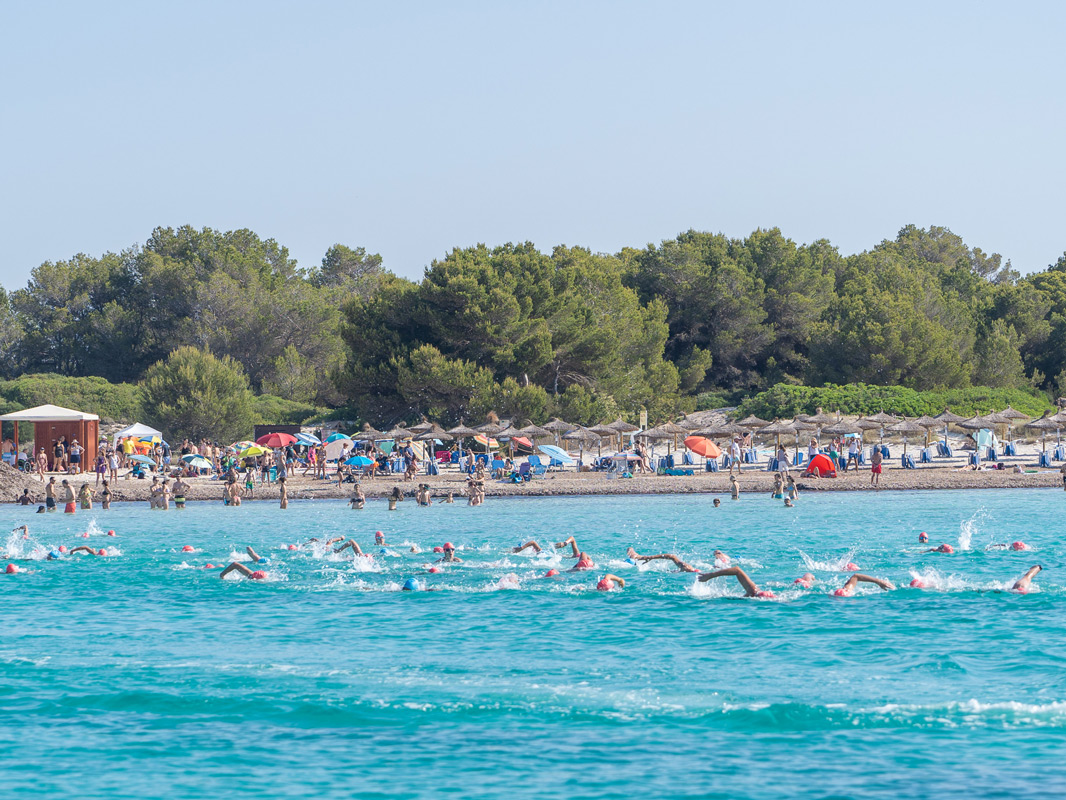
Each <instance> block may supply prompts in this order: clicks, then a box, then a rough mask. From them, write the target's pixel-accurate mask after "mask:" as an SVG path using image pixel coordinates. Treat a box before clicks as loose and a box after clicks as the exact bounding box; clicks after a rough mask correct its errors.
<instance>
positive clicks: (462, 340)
mask: <svg viewBox="0 0 1066 800" xmlns="http://www.w3.org/2000/svg"><path fill="white" fill-rule="evenodd" d="M180 347H193V348H196V349H197V350H201V351H209V352H211V353H213V354H214V355H215V356H217V357H218V358H220V359H223V360H224V359H225V358H227V357H228V358H232V359H233V360H234V361H235V362H236V363H238V364H239V365H240V367H241V369H242V370H243V372H244V373H245V374H246V375H247V379H248V383H249V388H250V389H251V390H253V391H255V392H260V393H262V394H264V395H268V396H272V397H274V398H277V399H276V400H273V399H270V398H269V397H264V398H263V399H262V400H260V401H259V402H258V405H257V408H258V411H257V412H255V414H253V416H255V415H257V416H258V417H259V418H265V417H268V416H269V417H276V418H284V419H286V420H295V419H296V418H297V417H299V416H301V415H304V414H305V412H306V414H315V413H316V412H317V411H319V410H320V409H329V408H343V409H344V414H345V415H346V416H348V417H352V418H357V419H359V420H366V421H369V422H371V423H373V424H375V425H378V426H383V425H391V424H393V423H394V422H397V421H399V420H402V419H406V420H408V421H411V420H415V419H418V418H419V417H420V416H421V415H423V414H425V415H427V416H430V417H432V418H434V419H437V420H439V421H441V422H443V423H445V424H449V423H453V422H455V421H457V420H459V419H460V418H466V419H467V420H469V421H474V420H479V419H480V418H482V417H483V416H484V415H485V414H486V413H487V412H488V411H490V410H495V411H497V412H498V413H499V414H501V415H502V416H506V417H518V418H520V419H522V420H524V419H527V418H528V419H531V420H533V421H535V422H543V421H544V420H546V419H547V418H548V417H550V416H552V415H559V416H562V417H564V418H566V419H570V420H573V421H575V422H582V423H592V422H598V421H603V420H604V419H607V418H613V417H614V416H617V415H619V414H621V415H624V416H628V417H629V418H630V419H635V417H636V415H637V413H638V412H639V410H640V409H641V408H645V409H647V410H648V412H649V416H650V418H651V419H652V420H660V419H663V418H665V417H668V416H672V415H675V414H676V413H678V412H680V411H682V410H692V409H696V408H700V409H704V408H710V407H715V406H716V405H720V404H724V403H725V402H726V401H727V400H731V401H733V402H736V401H737V400H738V399H741V398H744V397H750V396H752V395H756V394H757V393H760V392H764V391H767V390H771V387H774V388H773V389H772V391H771V395H767V396H765V397H764V399H762V400H759V399H757V398H753V399H751V400H750V401H749V404H748V406H746V407H750V408H756V407H759V408H771V407H772V408H774V409H776V410H777V412H778V413H783V414H787V413H789V412H788V411H786V410H785V409H787V408H792V407H793V406H795V405H796V404H797V403H804V404H806V405H805V406H804V407H805V408H807V410H809V405H810V402H809V397H808V396H807V395H802V397H798V396H797V397H794V396H791V395H788V396H784V395H781V391H782V390H781V389H780V387H779V386H778V385H779V384H784V385H793V386H824V385H827V384H832V385H845V384H866V385H868V387H869V386H875V387H905V388H906V389H908V390H914V392H921V393H927V392H930V391H933V390H958V391H962V390H968V389H970V388H971V387H991V389H996V390H1008V389H1009V390H1018V391H1019V392H1021V394H1020V395H1017V396H1018V397H1023V396H1024V397H1028V398H1034V399H1032V400H1031V401H1030V405H1029V406H1027V408H1032V404H1038V403H1037V399H1036V398H1037V397H1039V392H1041V391H1042V392H1047V393H1049V394H1051V395H1055V394H1059V393H1066V256H1064V257H1063V258H1060V259H1059V260H1058V261H1057V262H1056V263H1055V264H1054V265H1052V266H1050V267H1049V268H1048V269H1047V270H1046V271H1044V272H1041V273H1037V274H1033V275H1030V276H1027V277H1024V278H1023V277H1021V276H1020V275H1018V274H1017V273H1016V272H1014V271H1013V270H1012V269H1011V267H1010V264H1009V262H1007V263H1003V261H1002V259H1001V258H1000V256H998V255H995V254H991V255H990V254H986V253H984V252H982V251H981V250H980V249H978V248H973V247H969V246H967V245H966V244H965V243H964V242H963V241H962V240H961V239H960V238H959V237H958V236H956V235H955V234H953V233H951V231H949V230H947V229H944V228H937V227H931V228H929V229H921V228H917V227H914V226H907V227H906V228H904V229H902V230H901V231H900V232H899V234H898V235H897V236H896V238H895V239H893V240H885V241H883V242H881V243H880V244H878V245H877V246H875V247H873V248H872V249H870V250H868V251H866V252H863V253H858V254H855V255H842V254H841V253H840V252H838V251H837V249H836V248H835V247H833V246H832V245H831V244H830V243H829V242H826V241H824V240H823V241H816V242H813V243H811V244H806V245H797V244H796V243H794V242H792V241H791V240H789V239H787V238H785V237H784V236H783V235H782V234H781V232H780V231H778V230H777V229H771V230H759V231H755V232H754V233H752V234H751V235H750V236H748V237H746V238H743V239H731V238H728V237H726V236H723V235H721V234H711V233H702V232H696V231H688V232H686V233H683V234H681V235H679V236H677V237H676V238H674V239H671V240H668V241H664V242H661V243H660V244H658V245H648V246H646V247H644V248H642V249H638V248H626V249H623V250H622V251H621V252H620V253H617V254H614V255H611V254H602V253H592V252H590V251H589V250H587V249H583V248H580V247H565V246H559V247H556V248H555V249H554V250H553V251H552V252H551V253H550V254H549V253H542V252H540V251H538V250H537V249H536V248H535V247H534V246H533V245H531V244H529V243H524V244H507V245H503V246H500V247H495V248H489V247H486V246H484V245H477V246H475V247H469V248H464V249H456V250H453V251H452V252H450V253H448V254H447V255H446V256H445V257H444V258H442V259H440V260H437V261H434V262H433V263H432V264H431V265H430V266H429V267H428V268H427V269H426V271H425V274H424V276H423V278H422V280H421V281H418V282H414V281H409V280H405V279H402V278H399V277H397V276H395V275H393V274H391V273H390V272H388V271H387V270H386V269H385V268H384V266H383V264H382V260H381V257H380V256H377V255H374V254H368V253H367V252H366V250H364V249H363V248H351V247H346V246H344V245H339V244H338V245H334V246H332V247H330V248H329V250H328V251H327V252H326V254H325V256H324V257H323V259H322V262H321V264H320V265H318V266H316V267H315V268H314V269H311V270H304V269H301V268H299V267H298V266H297V265H296V263H295V262H294V261H293V260H292V259H291V258H290V257H289V254H288V252H287V250H286V249H285V248H284V247H282V246H281V245H279V244H278V243H276V242H275V241H274V240H272V239H261V238H260V237H258V236H257V235H256V234H254V233H252V232H251V231H247V230H239V231H230V232H225V233H223V232H219V231H215V230H211V229H209V228H205V229H203V230H196V229H193V228H191V227H183V228H179V229H177V230H175V229H171V228H159V229H157V230H155V231H154V232H153V233H152V235H151V236H150V237H149V239H148V240H147V241H146V242H145V244H144V245H143V246H135V247H131V248H129V249H127V250H124V251H122V252H121V253H106V254H104V255H103V256H100V257H98V258H97V257H91V256H87V255H83V254H79V255H76V256H74V257H73V258H71V259H69V260H68V261H61V262H55V263H53V262H46V263H44V264H41V265H40V266H38V267H37V268H35V269H34V270H33V272H32V275H31V278H30V281H29V283H28V284H27V286H26V287H25V288H23V289H19V290H17V291H13V292H10V293H9V292H4V291H3V290H0V356H2V357H3V358H0V364H2V365H3V366H2V367H0V377H7V378H14V377H15V376H19V375H22V374H23V373H58V374H61V375H66V376H72V377H73V378H87V377H89V376H96V377H98V378H101V379H106V380H107V381H110V382H112V384H115V385H119V386H123V387H126V388H123V389H121V390H116V391H117V392H118V394H116V395H115V396H110V395H109V396H108V397H106V398H104V397H103V396H99V397H96V396H93V395H91V394H90V395H85V394H81V393H79V392H82V391H83V390H82V389H78V390H77V391H75V389H74V388H69V387H68V388H63V386H59V385H57V386H56V387H55V389H54V390H53V389H52V388H51V387H43V388H41V391H40V392H38V393H37V394H32V393H28V394H26V395H24V396H25V397H27V398H28V397H31V396H32V397H35V398H36V397H40V396H45V395H47V399H49V400H52V401H55V402H61V401H60V400H58V399H57V398H68V401H69V404H70V405H81V406H84V407H92V408H94V409H106V410H102V411H101V412H100V413H101V414H102V415H103V416H109V417H110V416H114V417H135V416H138V414H137V409H138V405H137V403H138V401H139V395H138V392H137V390H136V389H135V388H134V387H133V384H136V383H137V382H139V381H143V380H145V379H146V374H147V373H148V371H149V368H150V367H152V365H153V364H157V363H158V362H160V361H162V360H164V359H166V358H167V357H168V355H169V354H170V353H172V352H173V351H174V350H175V349H177V348H180ZM34 378H37V379H39V378H40V376H34V375H28V376H25V377H24V378H23V379H21V380H32V379H34ZM101 385H102V384H101ZM74 386H75V384H70V387H74ZM79 386H80V384H79ZM85 386H86V387H88V386H89V385H88V384H85ZM868 387H867V388H863V387H859V386H856V387H854V389H853V391H852V392H851V393H850V394H848V396H847V397H843V398H841V400H840V402H839V403H837V402H834V401H833V400H823V401H816V404H818V405H823V406H826V407H830V406H836V405H840V406H841V407H842V408H845V407H846V408H849V409H850V408H854V409H855V410H862V408H866V406H864V405H863V404H864V403H866V402H867V401H866V399H864V398H866V397H874V395H871V394H870V391H871V390H870V389H869V388H868ZM201 388H204V387H201ZM1033 390H1036V391H1037V394H1036V395H1034V394H1033ZM28 391H29V390H27V392H28ZM84 391H89V390H88V388H86V389H85V390H84ZM108 391H110V390H108ZM797 391H798V390H797ZM824 391H825V392H828V393H829V394H831V395H832V394H833V393H834V392H835V391H837V390H835V389H833V387H832V386H827V388H826V389H825V390H824ZM976 391H977V392H978V395H979V394H980V392H981V391H983V390H980V389H978V390H976ZM64 392H65V393H64ZM105 393H106V392H105ZM853 395H854V396H853ZM978 395H974V396H973V400H972V402H973V403H974V405H973V406H972V407H973V408H974V410H987V409H986V408H983V407H981V408H979V407H980V406H983V405H984V403H983V401H982V399H981V397H979V396H978ZM917 396H918V395H915V397H917ZM1003 396H1006V395H1003ZM1011 396H1012V397H1013V396H1014V395H1011ZM2 397H4V398H7V395H2ZM20 397H22V396H20ZM834 397H835V395H834ZM921 397H922V398H925V397H926V395H925V394H922V395H921ZM929 397H932V395H929ZM969 397H970V395H965V396H962V397H961V399H960V400H959V402H960V403H963V404H965V403H969V402H971V401H970V400H969V399H968V398H969ZM83 398H86V399H83ZM281 398H284V400H282V399H281ZM172 399H173V398H172ZM882 401H884V402H883V403H882ZM11 402H22V401H21V399H20V400H18V401H11ZM870 402H871V403H873V404H874V405H875V406H877V407H880V405H882V404H885V405H886V408H887V407H888V403H889V398H885V397H876V398H875V399H872V400H870ZM891 402H895V403H897V405H896V406H893V408H894V409H895V410H897V411H899V412H901V413H912V412H913V413H921V412H920V411H917V409H918V408H919V407H920V408H921V409H922V410H925V411H937V410H939V409H938V408H935V407H932V406H928V405H927V401H926V400H924V399H923V400H916V399H914V398H913V397H910V396H909V395H905V393H900V394H898V396H897V395H893V399H892V400H891ZM928 402H933V401H932V400H928ZM990 402H991V401H990ZM1012 402H1013V401H1012ZM1019 402H1020V403H1022V404H1023V405H1024V404H1025V402H1026V401H1024V400H1019V401H1018V402H1015V406H1018V404H1019ZM759 403H762V404H763V405H761V406H760V405H758V404H759ZM849 403H851V404H855V405H853V406H852V405H847V404H849ZM948 404H951V405H955V403H951V402H950V401H948ZM991 404H992V405H997V404H1002V403H997V402H991ZM940 405H942V403H940V402H939V401H937V402H935V403H934V406H940ZM860 407H862V408H860ZM970 407H971V406H966V408H967V409H968V408H970ZM873 408H874V406H869V407H868V410H869V409H873ZM874 410H875V409H874ZM143 411H144V413H145V414H147V413H149V412H151V413H158V412H156V411H153V410H152V409H149V408H148V407H147V405H145V406H143ZM767 413H773V412H765V411H764V412H762V415H764V416H765V415H766V414H767ZM271 421H274V420H271ZM277 421H281V420H280V419H277Z"/></svg>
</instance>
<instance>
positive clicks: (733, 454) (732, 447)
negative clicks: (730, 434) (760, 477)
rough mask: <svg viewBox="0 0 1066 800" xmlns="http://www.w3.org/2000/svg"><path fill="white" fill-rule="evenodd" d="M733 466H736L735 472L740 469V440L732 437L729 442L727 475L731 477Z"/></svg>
mask: <svg viewBox="0 0 1066 800" xmlns="http://www.w3.org/2000/svg"><path fill="white" fill-rule="evenodd" d="M733 467H736V469H737V472H740V471H741V470H742V467H741V466H740V442H739V440H738V439H737V438H736V437H734V438H733V439H732V441H730V442H729V477H730V478H732V477H733Z"/></svg>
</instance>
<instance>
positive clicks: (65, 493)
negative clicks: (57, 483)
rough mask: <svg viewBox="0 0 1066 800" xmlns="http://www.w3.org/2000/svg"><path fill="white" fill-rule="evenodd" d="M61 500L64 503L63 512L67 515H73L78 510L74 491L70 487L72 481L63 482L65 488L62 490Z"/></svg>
mask: <svg viewBox="0 0 1066 800" xmlns="http://www.w3.org/2000/svg"><path fill="white" fill-rule="evenodd" d="M59 500H60V501H61V502H62V503H63V512H64V513H65V514H73V513H74V510H75V509H76V508H77V505H76V504H75V502H74V500H75V498H74V490H73V489H72V488H71V486H70V481H68V480H66V479H64V480H63V488H62V489H60V495H59Z"/></svg>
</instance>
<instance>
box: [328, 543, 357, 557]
mask: <svg viewBox="0 0 1066 800" xmlns="http://www.w3.org/2000/svg"><path fill="white" fill-rule="evenodd" d="M327 544H329V542H327ZM348 548H351V550H352V552H353V553H355V554H356V555H357V556H365V555H366V553H364V552H363V549H362V548H361V547H360V546H359V544H358V542H356V541H355V539H349V540H348V541H346V542H345V543H344V544H342V545H341V546H340V547H334V548H333V552H334V553H339V552H341V551H342V550H347V549H348Z"/></svg>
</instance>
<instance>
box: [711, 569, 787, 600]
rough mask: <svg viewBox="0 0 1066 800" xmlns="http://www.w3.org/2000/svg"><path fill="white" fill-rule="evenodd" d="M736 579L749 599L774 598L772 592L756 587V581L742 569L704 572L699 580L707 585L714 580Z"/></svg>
mask: <svg viewBox="0 0 1066 800" xmlns="http://www.w3.org/2000/svg"><path fill="white" fill-rule="evenodd" d="M726 577H734V578H736V579H737V582H738V583H739V584H740V588H742V589H743V590H744V594H746V595H747V596H748V597H766V598H770V597H773V596H774V593H773V592H771V591H764V590H762V589H760V588H759V587H758V585H756V583H755V581H753V580H752V579H751V578H749V577H748V573H746V572H745V571H744V570H742V569H741V568H740V567H726V568H725V569H718V570H715V571H714V572H704V573H703V574H702V575H700V577H699V578H697V580H698V581H699V582H700V583H706V582H707V581H710V580H714V579H715V578H726Z"/></svg>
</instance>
